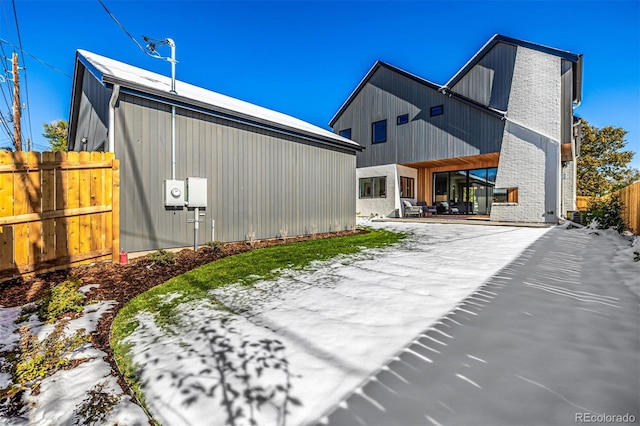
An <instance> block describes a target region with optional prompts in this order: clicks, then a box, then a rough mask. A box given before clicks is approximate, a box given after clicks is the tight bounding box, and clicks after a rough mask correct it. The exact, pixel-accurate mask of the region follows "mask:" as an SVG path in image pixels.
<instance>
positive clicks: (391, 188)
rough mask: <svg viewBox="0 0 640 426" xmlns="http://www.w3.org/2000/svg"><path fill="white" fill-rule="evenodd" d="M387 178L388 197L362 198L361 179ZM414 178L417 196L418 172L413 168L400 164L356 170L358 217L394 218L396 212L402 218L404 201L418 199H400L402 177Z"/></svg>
mask: <svg viewBox="0 0 640 426" xmlns="http://www.w3.org/2000/svg"><path fill="white" fill-rule="evenodd" d="M381 176H385V177H386V178H387V196H386V197H385V198H360V178H367V177H381ZM401 176H402V177H408V178H413V179H414V182H415V185H416V186H415V194H417V193H418V186H417V185H418V171H417V170H416V169H414V168H412V167H406V166H401V165H399V164H385V165H382V166H372V167H361V168H359V169H356V185H357V194H358V199H357V201H356V212H358V216H365V217H367V216H371V215H378V216H382V217H394V216H395V215H396V210H397V211H398V213H399V216H402V212H403V206H402V201H403V200H412V201H413V202H414V203H415V202H416V198H415V196H414V198H402V199H401V198H400V177H401Z"/></svg>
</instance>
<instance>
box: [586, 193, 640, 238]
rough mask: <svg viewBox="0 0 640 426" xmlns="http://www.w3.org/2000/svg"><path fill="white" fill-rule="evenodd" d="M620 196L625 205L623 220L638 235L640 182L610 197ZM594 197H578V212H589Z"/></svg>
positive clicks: (639, 232) (639, 223) (639, 224)
mask: <svg viewBox="0 0 640 426" xmlns="http://www.w3.org/2000/svg"><path fill="white" fill-rule="evenodd" d="M616 194H617V195H618V196H619V197H620V201H622V203H623V205H624V210H623V211H622V218H623V219H624V221H625V223H626V224H627V227H628V228H629V229H630V230H631V231H632V232H633V233H634V234H636V235H638V234H640V182H635V183H633V184H631V185H629V186H626V187H624V188H622V189H619V190H617V191H616V192H613V193H612V194H610V195H616ZM610 195H605V196H603V197H600V198H606V197H609V196H610ZM592 199H593V197H585V196H577V197H576V207H577V209H578V210H587V209H588V208H589V202H590V201H591V200H592Z"/></svg>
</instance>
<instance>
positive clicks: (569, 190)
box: [562, 160, 577, 215]
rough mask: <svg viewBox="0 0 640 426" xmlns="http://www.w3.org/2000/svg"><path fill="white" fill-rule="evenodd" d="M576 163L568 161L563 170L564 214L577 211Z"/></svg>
mask: <svg viewBox="0 0 640 426" xmlns="http://www.w3.org/2000/svg"><path fill="white" fill-rule="evenodd" d="M576 173H577V170H576V161H575V160H574V161H568V162H567V164H566V165H565V166H564V167H563V168H562V214H563V215H566V214H567V212H568V211H573V210H576V207H577V206H576V189H577V188H576V181H577V178H576Z"/></svg>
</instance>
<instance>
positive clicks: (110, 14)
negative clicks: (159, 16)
mask: <svg viewBox="0 0 640 426" xmlns="http://www.w3.org/2000/svg"><path fill="white" fill-rule="evenodd" d="M12 1H15V0H12ZM98 3H100V5H102V7H103V8H104V10H105V12H107V14H108V15H109V16H110V17H111V19H113V21H114V22H115V23H116V24H117V25H118V26H119V27H120V29H122V31H124V33H125V34H126V35H127V36H129V38H130V39H131V40H132V41H133V42H134V43H135V44H136V46H138V47H139V48H140V50H142V51H143V52H144V53H145V54H146V53H147V51H146V50H145V49H144V47H142V45H141V44H140V43H139V42H138V40H136V39H135V37H133V36H132V35H131V33H130V32H129V31H127V29H126V28H125V27H124V25H122V24H121V23H120V22H119V21H118V19H117V18H116V17H115V16H113V13H111V12H110V11H109V9H107V6H105V5H104V3H103V2H102V0H98Z"/></svg>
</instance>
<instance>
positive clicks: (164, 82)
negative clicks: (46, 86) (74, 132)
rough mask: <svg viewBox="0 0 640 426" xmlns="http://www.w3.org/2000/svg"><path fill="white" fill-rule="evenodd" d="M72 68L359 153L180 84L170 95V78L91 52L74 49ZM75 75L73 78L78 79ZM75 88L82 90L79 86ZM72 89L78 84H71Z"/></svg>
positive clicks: (308, 128)
mask: <svg viewBox="0 0 640 426" xmlns="http://www.w3.org/2000/svg"><path fill="white" fill-rule="evenodd" d="M76 58H77V63H76V67H77V66H78V65H79V64H80V65H82V66H83V67H84V68H85V69H86V70H88V71H89V72H90V73H91V74H92V75H93V76H94V77H95V78H96V79H97V80H98V81H99V82H100V83H101V84H102V85H104V86H105V87H109V86H113V85H115V84H117V85H120V86H121V87H122V88H127V89H130V90H131V91H133V92H134V93H140V94H144V95H149V96H152V97H154V98H155V99H158V100H159V101H165V102H167V103H173V104H176V105H177V106H181V105H183V106H185V107H189V106H191V107H196V108H198V110H202V111H206V112H210V113H212V114H214V115H217V116H221V117H224V118H229V119H234V118H236V119H241V120H242V121H243V122H246V123H248V124H251V125H255V126H259V127H263V128H269V129H272V130H274V131H284V132H286V133H288V134H293V135H296V136H301V137H303V138H306V139H312V140H315V141H318V142H322V143H328V144H330V145H335V146H340V147H342V148H348V149H351V150H362V149H363V148H362V147H361V146H360V145H359V144H358V143H356V142H354V141H352V140H350V139H347V138H344V137H342V136H339V135H337V134H335V133H333V132H331V131H329V130H325V129H322V128H320V127H318V126H315V125H313V124H310V123H307V122H306V121H303V120H300V119H298V118H295V117H292V116H290V115H287V114H283V113H281V112H277V111H273V110H270V109H267V108H263V107H261V106H258V105H254V104H251V103H249V102H245V101H242V100H239V99H236V98H232V97H230V96H226V95H223V94H220V93H217V92H214V91H211V90H208V89H205V88H202V87H198V86H194V85H191V84H188V83H185V82H182V81H176V83H175V84H176V86H175V87H176V93H171V92H170V90H171V78H170V77H168V76H164V75H160V74H156V73H154V72H151V71H148V70H144V69H142V68H138V67H134V66H132V65H129V64H126V63H123V62H119V61H116V60H114V59H110V58H107V57H104V56H101V55H98V54H95V53H92V52H88V51H85V50H78V51H77V54H76ZM78 74H79V73H77V72H76V76H75V78H78ZM79 87H82V86H81V85H79ZM74 90H78V85H76V84H74Z"/></svg>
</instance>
